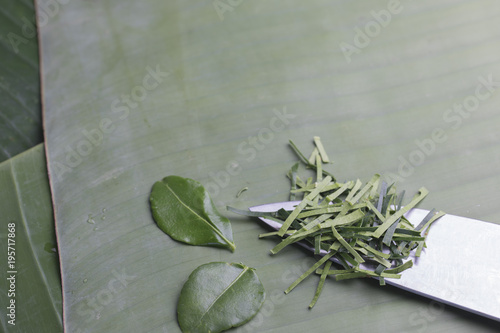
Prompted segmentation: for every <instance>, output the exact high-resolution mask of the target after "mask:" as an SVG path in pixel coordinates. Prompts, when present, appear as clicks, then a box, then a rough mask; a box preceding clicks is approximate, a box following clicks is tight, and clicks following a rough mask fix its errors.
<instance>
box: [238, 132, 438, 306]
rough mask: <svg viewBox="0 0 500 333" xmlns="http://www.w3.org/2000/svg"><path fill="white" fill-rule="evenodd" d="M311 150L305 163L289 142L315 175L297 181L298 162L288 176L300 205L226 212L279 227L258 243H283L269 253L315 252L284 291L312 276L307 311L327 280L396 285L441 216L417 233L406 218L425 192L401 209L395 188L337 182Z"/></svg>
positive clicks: (321, 155)
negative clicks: (293, 247) (296, 248)
mask: <svg viewBox="0 0 500 333" xmlns="http://www.w3.org/2000/svg"><path fill="white" fill-rule="evenodd" d="M314 144H315V148H314V151H313V153H312V154H311V155H310V157H309V158H306V157H305V155H304V154H302V152H300V151H299V149H298V148H297V146H296V145H295V144H294V143H293V142H292V141H290V146H291V148H292V150H293V151H294V152H295V153H296V154H297V156H298V158H299V162H302V163H303V164H305V166H306V168H309V169H312V171H313V173H314V174H315V178H313V177H309V178H307V179H306V178H303V179H306V181H303V180H302V179H301V178H300V177H299V176H298V169H299V164H298V163H299V162H297V163H295V164H294V165H293V166H292V167H291V169H290V170H289V171H288V173H287V174H286V175H287V176H288V178H289V179H290V200H300V202H299V203H298V204H297V205H295V207H294V208H293V209H291V210H284V209H280V210H278V211H276V212H251V211H244V210H239V209H235V208H232V207H228V210H230V211H232V212H235V213H238V214H242V215H246V216H252V217H260V218H263V219H269V220H272V221H275V222H277V223H279V224H280V225H281V227H280V228H279V230H277V231H273V232H267V233H264V234H261V235H259V237H260V238H264V237H279V238H280V239H281V241H280V242H279V243H277V244H276V246H275V247H274V248H273V249H271V253H272V254H277V253H278V252H280V251H281V250H283V249H284V248H285V247H287V246H288V245H290V244H295V243H300V244H301V245H304V246H306V247H308V248H310V249H312V250H314V254H315V255H322V256H323V257H322V258H321V259H320V260H318V261H317V262H316V263H315V264H314V265H313V266H312V267H311V268H309V269H308V270H307V271H306V272H305V273H303V274H302V275H301V276H300V277H299V278H298V279H297V280H296V281H294V282H293V283H292V285H290V287H289V288H288V289H287V290H286V291H285V293H289V292H290V291H291V290H293V289H294V288H295V287H296V286H297V285H298V284H299V283H300V282H302V281H303V280H304V279H305V278H307V277H308V276H309V275H310V274H311V273H313V272H316V273H317V274H319V275H320V281H319V283H318V288H317V289H316V293H315V294H314V298H313V300H312V301H311V304H310V307H311V308H312V307H313V306H314V305H315V304H316V302H317V300H318V297H319V295H320V293H321V291H322V289H323V285H324V283H325V280H326V277H327V276H328V275H334V276H335V280H337V281H340V280H346V279H353V278H361V277H375V278H378V279H379V283H380V285H385V282H386V280H385V279H388V278H389V279H399V278H400V277H401V274H400V273H402V272H403V271H404V270H406V269H409V268H411V267H412V265H413V262H412V261H411V260H409V256H410V254H411V253H412V252H415V256H419V255H421V252H422V251H423V249H424V248H425V246H426V245H425V240H426V237H427V234H428V232H429V229H430V227H431V225H432V223H434V222H435V221H436V220H437V219H439V218H440V217H441V216H443V215H444V213H443V212H438V213H435V212H434V211H432V212H430V213H429V214H428V215H427V216H426V217H425V218H424V219H423V220H422V221H421V222H420V223H419V224H418V225H417V227H415V226H414V225H413V224H412V223H410V221H408V219H407V218H405V216H404V214H406V213H407V212H408V211H409V210H410V209H412V208H414V207H415V206H416V205H418V204H419V203H420V202H421V201H422V200H423V199H424V198H425V196H426V195H427V194H428V191H427V190H426V189H425V188H423V187H422V188H420V189H419V192H418V194H417V195H415V196H414V197H413V198H412V200H411V201H410V202H409V203H408V204H406V205H405V206H403V205H402V203H403V197H404V192H402V193H401V194H397V192H396V187H395V185H394V184H391V185H388V184H387V183H386V182H384V181H381V177H380V176H379V175H378V174H375V175H374V176H373V177H372V178H371V179H370V180H369V181H368V182H367V183H365V185H363V183H362V182H361V180H359V179H356V180H348V181H345V182H337V181H336V180H335V178H334V177H333V175H331V174H330V173H329V172H328V171H326V170H325V168H324V166H323V164H324V163H330V159H329V158H328V156H327V155H326V151H325V149H324V147H323V144H322V143H321V140H320V139H319V137H315V138H314ZM325 166H326V165H325ZM325 253H326V254H325ZM330 259H331V260H330ZM332 262H333V263H332ZM333 264H340V266H341V267H342V269H331V268H330V267H331V266H332V265H333ZM321 267H324V268H321Z"/></svg>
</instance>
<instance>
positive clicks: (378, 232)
mask: <svg viewBox="0 0 500 333" xmlns="http://www.w3.org/2000/svg"><path fill="white" fill-rule="evenodd" d="M428 193H429V191H427V189H426V188H425V187H422V188H420V190H419V194H418V195H415V196H414V197H413V199H412V201H411V202H410V203H409V204H407V205H406V206H404V207H403V208H401V209H400V210H398V211H397V212H396V213H394V214H393V215H391V216H390V217H389V218H388V219H387V220H385V222H384V223H382V224H381V225H380V226H379V227H378V228H377V230H376V231H375V232H374V237H376V238H379V237H380V236H382V234H383V233H384V232H385V231H386V230H387V229H388V228H389V227H390V226H391V225H392V224H393V223H395V222H396V221H397V220H398V219H399V218H401V216H403V214H405V213H406V212H408V211H409V210H410V209H412V208H413V207H415V206H416V205H417V204H418V203H419V202H420V201H422V200H423V199H424V198H425V197H426V196H427V194H428Z"/></svg>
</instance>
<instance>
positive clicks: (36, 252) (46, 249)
mask: <svg viewBox="0 0 500 333" xmlns="http://www.w3.org/2000/svg"><path fill="white" fill-rule="evenodd" d="M0 188H1V189H2V191H0V196H1V200H0V211H1V212H2V219H1V228H2V231H1V232H0V244H1V246H0V248H1V251H2V255H3V256H4V257H3V258H2V265H1V267H2V271H3V272H2V281H1V282H0V285H1V290H2V292H1V293H0V303H1V304H2V307H1V310H0V314H1V320H0V321H1V326H0V331H2V332H54V333H55V332H62V297H61V296H62V295H61V278H60V275H59V264H58V262H59V261H58V257H57V244H56V236H55V230H54V217H53V214H52V205H51V202H50V190H49V181H48V178H47V169H46V167H45V152H44V146H43V144H40V145H37V146H35V147H34V148H32V149H30V150H28V151H26V152H24V153H22V154H19V155H17V156H15V157H13V158H11V159H9V160H8V161H5V162H3V163H1V164H0ZM12 226H13V228H14V229H13V230H9V229H10V228H11V227H12ZM9 239H10V241H9ZM12 241H13V242H12ZM8 253H10V254H9V256H10V255H13V257H14V259H13V260H8V256H7V254H8ZM11 265H12V266H11ZM12 300H14V304H13V306H11V301H12ZM8 307H10V308H8ZM12 315H13V316H12Z"/></svg>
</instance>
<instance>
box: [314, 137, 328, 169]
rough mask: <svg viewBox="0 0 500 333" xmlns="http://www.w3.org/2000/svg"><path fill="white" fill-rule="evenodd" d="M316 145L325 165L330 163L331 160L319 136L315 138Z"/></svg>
mask: <svg viewBox="0 0 500 333" xmlns="http://www.w3.org/2000/svg"><path fill="white" fill-rule="evenodd" d="M314 143H315V144H316V148H318V151H319V154H320V155H321V159H322V160H323V163H330V159H329V158H328V155H327V154H326V151H325V148H324V147H323V144H322V143H321V139H320V137H319V136H315V137H314Z"/></svg>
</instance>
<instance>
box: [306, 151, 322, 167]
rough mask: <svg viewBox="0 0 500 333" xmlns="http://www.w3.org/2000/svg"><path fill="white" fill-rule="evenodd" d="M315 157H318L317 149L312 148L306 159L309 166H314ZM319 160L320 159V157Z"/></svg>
mask: <svg viewBox="0 0 500 333" xmlns="http://www.w3.org/2000/svg"><path fill="white" fill-rule="evenodd" d="M316 156H319V151H318V148H316V147H314V149H313V151H312V153H311V156H309V158H308V159H307V161H308V162H309V163H310V164H316ZM320 158H321V157H320Z"/></svg>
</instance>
